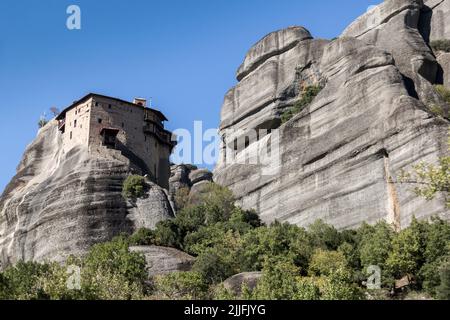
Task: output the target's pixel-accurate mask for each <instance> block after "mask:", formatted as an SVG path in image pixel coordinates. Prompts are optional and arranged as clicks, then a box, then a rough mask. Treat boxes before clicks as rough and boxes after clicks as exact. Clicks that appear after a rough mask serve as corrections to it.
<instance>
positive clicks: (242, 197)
mask: <svg viewBox="0 0 450 320" xmlns="http://www.w3.org/2000/svg"><path fill="white" fill-rule="evenodd" d="M423 10H424V7H423V3H422V1H413V0H408V1H407V0H388V1H385V2H384V3H383V4H381V5H380V6H378V7H376V8H375V9H373V10H371V11H369V12H368V13H366V14H365V15H363V16H362V17H360V18H359V19H358V20H357V21H355V22H354V23H353V24H352V25H351V26H349V27H348V28H347V30H346V31H345V32H344V34H343V36H342V37H341V38H339V39H337V40H334V41H327V40H320V39H317V40H315V39H310V38H309V37H298V39H297V40H296V42H295V43H296V44H295V45H294V46H285V47H284V48H285V50H280V46H279V45H278V44H276V43H275V44H271V42H270V41H269V42H268V43H266V42H267V41H266V40H262V43H261V42H259V43H257V44H256V45H255V46H254V47H253V48H252V49H250V51H249V54H248V55H247V57H246V58H245V61H257V63H254V64H253V65H254V66H255V67H249V68H247V70H248V72H247V73H245V72H244V73H243V72H242V69H243V68H242V67H241V68H240V69H239V71H238V79H239V80H240V81H239V83H238V84H237V85H236V86H235V87H234V88H232V89H231V90H230V91H229V92H228V93H227V94H226V96H225V99H224V104H223V107H222V112H221V127H220V135H221V137H222V139H223V141H224V143H223V146H222V150H221V155H220V159H219V162H218V164H217V167H216V169H215V172H214V180H215V182H217V183H219V184H222V185H224V186H228V187H230V188H231V189H232V191H233V192H234V194H235V195H236V197H237V198H238V202H239V204H240V205H242V206H243V207H244V208H246V209H249V208H253V209H255V210H256V211H257V212H258V213H259V214H260V216H261V218H262V219H263V220H264V221H265V222H271V221H274V220H279V221H283V222H284V221H285V222H290V223H295V224H298V225H302V226H306V225H308V224H310V223H312V222H314V221H315V220H317V219H323V220H324V221H326V222H328V223H331V224H333V225H335V226H336V227H338V228H341V229H343V228H351V227H357V226H358V225H360V224H361V223H362V222H368V223H375V222H377V221H379V220H382V219H385V220H387V221H388V222H391V223H393V224H395V226H396V227H397V228H402V227H405V226H407V225H408V224H409V222H410V221H411V219H412V217H413V216H416V217H418V218H426V217H430V216H433V215H438V216H441V217H443V218H445V219H450V215H449V212H448V210H447V209H446V207H445V202H444V200H443V197H442V196H441V195H440V196H438V197H437V198H436V199H435V200H434V201H430V202H427V201H426V200H424V199H422V198H420V197H417V196H416V195H415V194H414V193H413V192H412V189H413V188H414V185H411V184H402V183H400V182H399V181H398V176H399V175H400V173H401V171H402V170H404V169H405V170H409V169H411V167H412V166H413V165H414V164H417V163H419V162H420V161H426V162H430V163H434V162H436V161H437V159H438V158H439V157H441V156H443V155H445V154H446V152H447V144H446V142H447V132H448V129H449V121H448V119H445V118H442V117H439V116H437V115H435V114H433V113H432V112H431V111H430V110H431V108H430V107H431V106H432V105H434V106H436V105H437V106H439V107H441V108H442V109H444V110H447V109H448V106H447V105H446V103H445V102H444V101H443V99H442V97H440V96H439V95H438V94H437V92H436V91H435V89H434V86H433V85H434V84H436V83H438V82H437V81H438V78H439V77H438V73H439V72H438V70H439V67H440V66H439V65H438V62H437V61H436V59H435V56H434V54H433V52H432V51H431V49H430V48H429V46H428V43H427V41H426V40H425V39H424V37H423V35H422V33H421V30H420V27H421V17H422V14H423V12H424V11H423ZM290 29H292V28H290ZM290 29H288V30H281V31H277V32H275V33H273V34H271V35H269V36H268V37H266V38H264V39H279V38H283V37H285V36H283V35H286V34H289V30H290ZM298 29H299V30H300V29H301V28H298ZM301 30H303V29H301ZM305 34H307V32H305ZM261 48H264V50H262V49H261ZM258 53H259V54H260V55H259V56H258V55H257V54H258ZM244 65H250V64H249V63H248V62H244ZM239 75H240V76H239ZM310 86H320V87H322V90H321V92H320V93H319V94H318V95H317V97H315V99H314V100H313V101H312V103H310V104H309V105H307V106H306V107H305V108H303V109H302V110H301V112H299V113H298V114H297V115H296V116H295V117H294V118H292V119H291V120H289V121H288V122H287V123H282V121H281V119H282V115H283V113H284V112H285V110H286V109H287V108H290V107H291V106H293V105H295V104H296V102H297V101H299V100H300V99H301V97H302V95H303V94H305V92H306V89H307V88H308V87H310ZM260 129H265V131H263V133H262V134H260V135H258V134H256V135H254V134H250V133H249V130H257V131H258V130H260ZM255 136H256V137H255ZM244 138H245V140H244ZM244 141H245V142H244ZM264 154H267V155H266V156H264ZM264 158H266V160H267V159H268V160H269V162H267V161H265V160H264ZM263 160H264V161H263Z"/></svg>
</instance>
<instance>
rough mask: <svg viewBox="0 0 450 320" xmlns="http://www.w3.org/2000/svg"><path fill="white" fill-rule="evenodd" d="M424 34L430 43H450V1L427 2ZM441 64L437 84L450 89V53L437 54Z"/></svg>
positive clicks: (423, 24) (424, 14)
mask: <svg viewBox="0 0 450 320" xmlns="http://www.w3.org/2000/svg"><path fill="white" fill-rule="evenodd" d="M422 15H423V18H422V23H421V28H422V34H423V35H424V37H425V38H426V39H429V41H437V40H448V41H450V0H427V1H425V5H424V8H423V13H422ZM435 54H436V57H437V61H438V63H439V69H438V79H437V82H442V83H443V84H444V86H446V87H450V53H446V52H435Z"/></svg>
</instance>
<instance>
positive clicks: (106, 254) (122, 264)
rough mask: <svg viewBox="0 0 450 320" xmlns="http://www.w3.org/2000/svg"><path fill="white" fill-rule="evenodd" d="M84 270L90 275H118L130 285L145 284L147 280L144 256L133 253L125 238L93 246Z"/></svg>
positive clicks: (84, 261)
mask: <svg viewBox="0 0 450 320" xmlns="http://www.w3.org/2000/svg"><path fill="white" fill-rule="evenodd" d="M83 270H84V272H86V273H87V274H88V275H94V274H99V273H100V274H101V273H104V274H106V273H111V274H117V275H120V276H122V277H123V279H124V280H125V281H128V282H130V283H131V282H137V283H143V282H144V281H145V280H146V279H147V272H146V262H145V258H144V256H143V255H142V254H141V253H138V252H131V251H130V250H129V248H128V240H127V239H126V238H125V237H123V236H121V237H116V238H114V239H113V240H112V241H110V242H106V243H100V244H96V245H94V246H92V248H91V249H90V251H89V253H88V254H87V256H86V258H85V259H84V260H83Z"/></svg>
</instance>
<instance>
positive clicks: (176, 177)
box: [169, 164, 213, 209]
mask: <svg viewBox="0 0 450 320" xmlns="http://www.w3.org/2000/svg"><path fill="white" fill-rule="evenodd" d="M170 171H171V174H170V179H169V185H170V188H169V194H170V198H171V199H172V200H173V202H174V207H175V208H176V204H175V202H176V201H175V198H176V195H177V192H178V191H179V190H181V189H184V190H186V192H187V193H188V194H187V195H186V196H187V197H189V198H195V197H196V195H198V194H199V193H201V192H202V191H203V188H204V186H205V185H207V184H208V183H210V182H213V174H212V172H211V171H209V170H207V169H198V168H197V167H196V166H194V165H190V164H180V165H173V166H171V168H170ZM177 209H178V208H177Z"/></svg>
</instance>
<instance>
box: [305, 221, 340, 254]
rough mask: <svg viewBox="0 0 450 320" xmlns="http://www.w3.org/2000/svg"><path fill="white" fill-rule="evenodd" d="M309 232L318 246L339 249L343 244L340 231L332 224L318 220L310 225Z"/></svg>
mask: <svg viewBox="0 0 450 320" xmlns="http://www.w3.org/2000/svg"><path fill="white" fill-rule="evenodd" d="M308 232H309V234H310V237H311V239H312V241H313V244H314V246H315V247H316V248H322V249H328V250H337V248H339V245H340V244H341V236H340V234H339V232H338V231H337V230H336V229H335V228H334V227H333V226H331V225H328V224H326V223H324V222H323V221H322V220H317V221H316V222H314V223H313V224H311V225H310V226H309V227H308Z"/></svg>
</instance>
